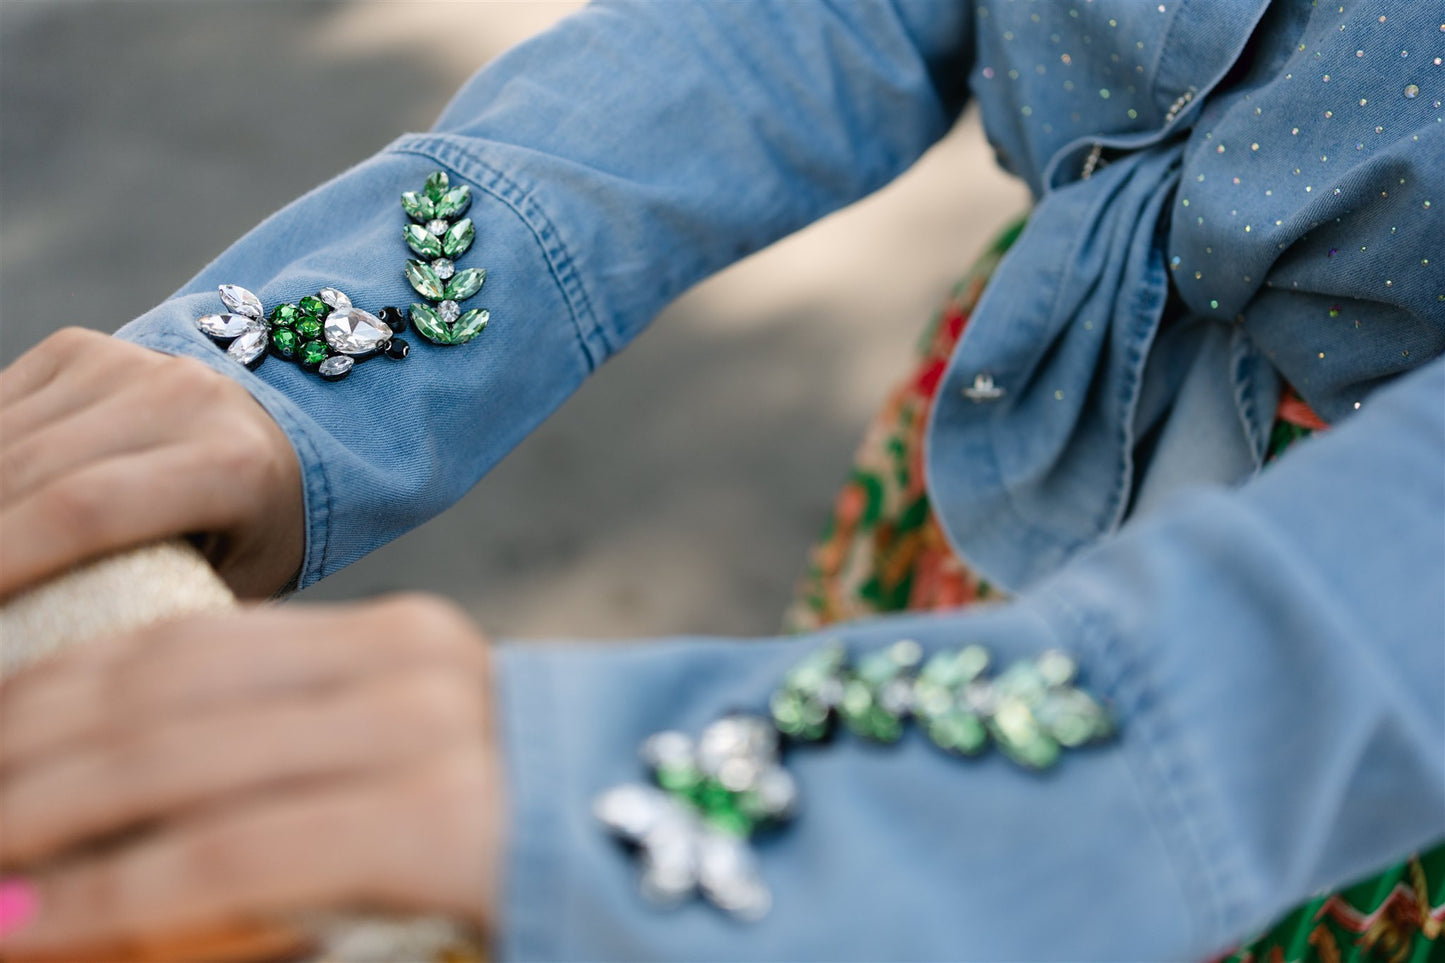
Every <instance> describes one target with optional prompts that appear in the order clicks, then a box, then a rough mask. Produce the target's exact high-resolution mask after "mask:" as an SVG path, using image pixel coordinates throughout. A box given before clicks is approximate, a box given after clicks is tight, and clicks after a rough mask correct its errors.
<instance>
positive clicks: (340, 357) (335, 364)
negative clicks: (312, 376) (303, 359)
mask: <svg viewBox="0 0 1445 963" xmlns="http://www.w3.org/2000/svg"><path fill="white" fill-rule="evenodd" d="M354 364H356V362H355V361H353V360H352V359H351V358H350V357H348V356H347V355H344V354H333V355H332V356H331V357H329V358H327V359H326V360H325V361H323V362H321V366H320V367H319V368H317V369H316V370H317V371H319V372H320V373H321V374H323V375H325V376H326V377H328V378H339V377H341V376H342V375H344V374H346V372H348V371H350V370H351V366H352V365H354Z"/></svg>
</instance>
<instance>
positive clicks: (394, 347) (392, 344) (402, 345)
mask: <svg viewBox="0 0 1445 963" xmlns="http://www.w3.org/2000/svg"><path fill="white" fill-rule="evenodd" d="M410 351H411V345H409V344H407V343H406V342H405V341H404V340H402V339H401V338H392V339H391V340H390V341H388V342H387V345H386V356H387V357H388V358H391V359H392V360H393V361H400V360H401V359H402V358H405V357H406V356H407V354H408V353H410Z"/></svg>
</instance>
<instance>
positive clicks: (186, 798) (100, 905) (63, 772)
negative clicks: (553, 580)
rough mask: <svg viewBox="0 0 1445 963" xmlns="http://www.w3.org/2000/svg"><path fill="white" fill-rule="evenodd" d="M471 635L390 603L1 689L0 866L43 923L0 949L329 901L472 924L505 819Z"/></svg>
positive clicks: (83, 665) (143, 648)
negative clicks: (29, 885)
mask: <svg viewBox="0 0 1445 963" xmlns="http://www.w3.org/2000/svg"><path fill="white" fill-rule="evenodd" d="M478 641H479V634H478V633H477V631H476V630H475V629H474V628H473V627H472V626H471V624H470V622H469V621H468V620H466V619H465V617H464V616H462V615H460V614H459V613H458V612H457V611H456V610H455V609H454V608H452V607H451V606H449V605H446V604H443V603H440V602H438V601H436V600H432V599H428V598H425V597H420V596H407V597H399V598H395V599H388V600H385V601H382V602H378V603H375V604H371V605H364V606H345V607H337V608H332V609H320V610H315V611H306V610H297V609H288V608H278V609H273V610H266V611H259V612H252V613H249V614H247V615H244V616H240V617H233V618H224V619H214V618H213V619H191V620H187V621H185V622H177V623H174V624H172V625H171V626H169V627H167V628H165V629H163V630H152V631H151V632H149V633H145V632H143V633H137V634H135V635H133V636H131V637H129V638H127V639H121V640H116V641H113V642H109V643H104V644H101V645H99V646H97V647H95V648H93V649H90V650H87V651H79V652H74V653H70V654H67V655H66V656H64V657H62V658H59V659H56V660H54V661H52V662H51V663H50V664H48V665H45V666H42V667H38V668H35V669H32V670H29V671H26V672H23V673H21V674H19V675H17V676H16V677H15V678H13V679H11V680H9V681H7V682H6V683H4V685H3V687H0V734H3V736H4V740H3V742H0V749H3V750H4V753H5V755H4V757H3V764H0V820H3V821H4V826H5V832H4V833H3V834H0V864H4V865H3V866H0V871H3V872H10V871H11V870H12V869H13V868H14V866H15V865H17V864H21V865H23V866H26V867H29V868H28V870H27V873H28V874H29V875H30V876H31V881H32V882H34V883H36V884H37V886H38V891H39V906H40V910H39V915H38V917H37V918H36V919H35V920H34V921H33V922H31V923H29V924H27V925H26V926H25V928H24V929H22V930H21V931H20V932H19V933H17V934H15V935H13V936H11V937H9V938H7V939H6V940H4V941H3V942H0V956H8V955H10V954H13V955H14V956H16V957H23V958H33V957H39V956H44V955H50V956H54V957H57V958H61V957H63V958H68V959H74V958H76V957H77V955H79V953H80V952H81V951H82V950H83V949H86V948H90V947H101V948H107V947H120V948H129V949H134V948H136V947H138V946H139V947H144V946H146V945H156V944H155V943H154V942H150V943H148V942H147V941H157V940H159V941H161V942H164V940H166V939H168V938H169V937H171V936H173V935H176V934H184V933H186V932H191V933H196V932H202V933H208V932H214V930H213V929H212V928H213V927H222V928H224V927H227V926H229V927H231V928H232V930H234V931H238V932H242V933H246V932H251V930H250V929H249V926H250V924H251V923H253V922H255V921H257V920H262V921H263V922H265V921H267V920H274V919H276V918H279V917H278V916H277V915H276V914H279V916H280V917H284V918H285V919H290V918H292V914H294V913H297V912H304V911H307V910H315V909H326V908H335V907H342V906H347V907H359V906H373V907H375V906H380V907H383V908H391V909H396V910H411V911H423V912H441V913H447V914H451V915H454V916H461V917H463V918H466V919H469V920H471V921H473V922H475V923H477V924H478V925H481V924H482V923H484V921H485V917H486V910H487V907H489V906H490V905H491V904H492V901H493V899H494V896H495V889H496V868H497V866H498V864H499V860H498V856H499V853H500V851H501V847H500V845H499V836H500V819H501V815H500V808H499V804H498V801H499V799H500V793H499V791H498V787H497V785H496V776H495V773H496V769H497V766H496V761H495V751H494V748H493V745H494V743H493V735H492V723H491V720H490V701H489V699H488V697H487V691H488V687H487V681H488V680H487V663H486V655H485V650H484V649H483V648H482V647H481V646H479V645H478ZM331 643H337V644H331ZM316 652H320V654H319V655H316V654H314V653H316ZM75 700H78V701H75ZM72 716H78V717H80V718H81V719H82V720H83V721H82V722H81V723H80V724H79V725H78V726H76V725H72V724H71V723H70V722H69V720H70V718H71V717H72ZM47 719H48V721H49V722H52V723H55V724H56V725H60V726H69V729H68V731H67V733H66V734H65V735H64V736H62V737H61V738H60V740H59V741H55V740H54V739H51V738H50V737H47V736H45V735H44V734H42V730H43V729H44V728H45V727H46V722H47ZM17 742H18V744H19V745H18V748H19V752H18V754H17V752H16V748H17V747H16V744H17ZM117 831H124V835H120V834H119V833H118V832H117ZM268 925H269V924H268ZM238 927H239V929H237V928H238ZM266 932H270V931H269V930H268V931H266ZM111 955H112V957H114V956H115V955H117V954H115V953H113V954H111Z"/></svg>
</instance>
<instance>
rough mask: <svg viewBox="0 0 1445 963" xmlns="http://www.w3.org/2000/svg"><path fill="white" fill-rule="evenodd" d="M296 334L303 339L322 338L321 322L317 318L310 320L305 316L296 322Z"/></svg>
mask: <svg viewBox="0 0 1445 963" xmlns="http://www.w3.org/2000/svg"><path fill="white" fill-rule="evenodd" d="M296 333H297V334H299V335H301V337H303V338H319V337H321V322H320V321H319V320H317V319H316V318H308V317H306V316H305V315H303V316H302V317H301V320H300V321H297V322H296Z"/></svg>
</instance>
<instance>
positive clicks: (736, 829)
mask: <svg viewBox="0 0 1445 963" xmlns="http://www.w3.org/2000/svg"><path fill="white" fill-rule="evenodd" d="M703 818H704V819H705V820H706V821H707V824H708V825H709V826H711V827H712V828H714V829H716V830H717V831H718V832H723V833H727V834H728V835H729V836H741V837H744V838H746V837H748V836H751V835H752V833H753V826H754V825H755V823H754V821H753V818H752V817H751V816H749V815H748V814H747V813H744V812H743V811H741V810H739V809H719V810H717V811H716V812H710V813H708V814H707V815H706V816H704V817H703Z"/></svg>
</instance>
